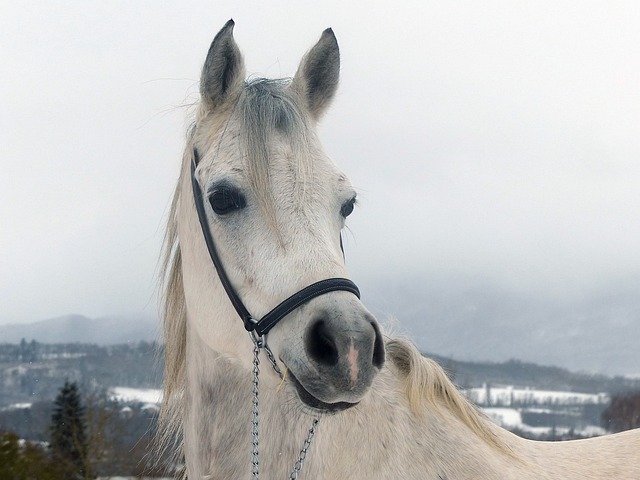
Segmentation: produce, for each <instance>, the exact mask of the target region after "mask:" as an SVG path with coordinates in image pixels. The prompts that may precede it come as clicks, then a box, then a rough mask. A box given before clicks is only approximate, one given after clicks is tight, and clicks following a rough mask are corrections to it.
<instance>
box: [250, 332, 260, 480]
mask: <svg viewBox="0 0 640 480" xmlns="http://www.w3.org/2000/svg"><path fill="white" fill-rule="evenodd" d="M252 338H253V337H252ZM259 375H260V344H259V342H257V341H256V342H254V344H253V408H252V410H251V435H252V437H253V440H252V442H251V476H252V478H253V480H258V479H259V477H260V468H259V463H260V461H259V454H260V449H259V442H258V437H259V419H258V394H259V388H260V384H259Z"/></svg>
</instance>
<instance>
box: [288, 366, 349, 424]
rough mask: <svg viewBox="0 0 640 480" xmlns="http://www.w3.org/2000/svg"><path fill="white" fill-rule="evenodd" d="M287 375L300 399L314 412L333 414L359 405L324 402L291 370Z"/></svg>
mask: <svg viewBox="0 0 640 480" xmlns="http://www.w3.org/2000/svg"><path fill="white" fill-rule="evenodd" d="M287 376H288V377H289V379H290V380H291V383H292V384H293V386H294V387H295V389H296V392H297V393H298V398H300V401H301V402H302V403H303V404H304V405H305V407H307V408H310V409H311V410H313V411H314V412H318V413H322V414H329V415H333V414H336V413H339V412H342V411H344V410H347V409H349V408H351V407H354V406H356V405H358V402H355V403H351V402H335V403H327V402H323V401H322V400H319V399H317V398H316V397H314V396H313V395H312V394H310V393H309V392H308V391H307V390H306V389H305V388H304V387H303V386H302V384H301V383H300V382H299V381H298V379H297V378H296V377H295V376H294V375H293V374H292V373H291V372H289V374H288V375H287Z"/></svg>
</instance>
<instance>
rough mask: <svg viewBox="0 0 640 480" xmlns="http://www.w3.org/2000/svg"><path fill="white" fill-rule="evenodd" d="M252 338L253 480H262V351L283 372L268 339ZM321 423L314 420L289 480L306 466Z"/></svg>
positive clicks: (280, 373) (278, 372)
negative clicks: (260, 417)
mask: <svg viewBox="0 0 640 480" xmlns="http://www.w3.org/2000/svg"><path fill="white" fill-rule="evenodd" d="M249 335H250V336H251V340H253V407H252V410H251V436H252V438H253V439H252V442H251V478H252V480H259V479H260V458H259V456H260V443H259V437H260V419H259V412H258V407H259V397H260V350H261V349H264V351H265V354H266V355H267V359H268V360H269V363H271V366H272V367H273V369H274V370H275V372H276V373H277V374H278V375H279V376H280V378H282V371H281V370H280V368H279V367H278V364H277V363H276V359H275V358H274V356H273V353H272V352H271V349H270V348H269V346H268V345H267V339H266V337H265V336H264V335H263V336H262V337H257V336H256V335H255V334H253V333H252V332H251V333H249ZM319 422H320V419H319V418H314V419H313V423H312V424H311V428H310V429H309V432H308V433H307V438H306V439H305V440H304V443H303V445H302V449H301V450H300V453H299V454H298V459H297V460H296V463H294V464H293V470H291V475H290V476H289V480H297V478H298V473H300V470H301V469H302V465H303V464H304V460H305V458H307V453H308V452H309V447H310V446H311V440H312V439H313V436H314V435H315V434H316V430H317V427H318V423H319Z"/></svg>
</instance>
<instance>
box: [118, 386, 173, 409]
mask: <svg viewBox="0 0 640 480" xmlns="http://www.w3.org/2000/svg"><path fill="white" fill-rule="evenodd" d="M110 393H111V398H112V399H114V400H118V401H119V402H140V403H151V404H156V405H157V404H159V403H160V402H161V401H162V390H160V389H157V388H131V387H113V388H111V389H110Z"/></svg>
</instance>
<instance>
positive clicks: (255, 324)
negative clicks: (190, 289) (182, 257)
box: [191, 148, 360, 337]
mask: <svg viewBox="0 0 640 480" xmlns="http://www.w3.org/2000/svg"><path fill="white" fill-rule="evenodd" d="M199 162H200V156H199V155H198V150H197V149H195V148H194V149H193V161H192V162H191V185H192V187H193V197H194V200H195V204H196V211H197V212H198V220H200V226H201V227H202V233H203V235H204V240H205V243H206V244H207V250H209V255H210V256H211V260H212V261H213V265H214V266H215V267H216V271H217V272H218V277H219V278H220V282H221V283H222V286H223V287H224V290H225V292H227V296H228V297H229V300H231V303H232V304H233V307H234V308H235V309H236V312H238V315H239V316H240V318H241V319H242V322H243V323H244V328H245V329H246V330H247V331H248V332H255V334H256V335H258V337H263V336H264V335H266V334H267V333H269V330H271V329H272V328H273V327H274V326H276V324H277V323H278V322H279V321H280V320H282V319H283V318H284V317H285V316H286V315H288V314H289V313H291V312H293V311H294V310H295V309H296V308H298V307H300V306H302V305H304V304H305V303H307V302H308V301H309V300H311V299H313V298H315V297H318V296H320V295H324V294H325V293H329V292H333V291H338V290H344V291H347V292H351V293H353V294H354V295H355V296H357V297H358V298H360V290H358V287H357V286H356V284H355V283H353V282H352V281H351V280H349V279H347V278H328V279H325V280H320V281H319V282H316V283H312V284H311V285H309V286H307V287H305V288H303V289H302V290H300V291H298V292H296V293H294V294H293V295H291V296H290V297H289V298H287V299H286V300H284V301H283V302H281V303H280V304H278V305H277V306H276V307H275V308H274V309H273V310H271V311H270V312H269V313H267V314H266V315H265V316H264V317H262V318H261V319H260V320H256V319H255V318H254V317H253V315H251V314H250V313H249V311H248V310H247V308H246V307H245V306H244V303H242V300H241V299H240V297H239V296H238V294H237V293H236V291H235V289H234V288H233V285H231V281H230V280H229V277H227V274H226V272H225V270H224V267H223V265H222V262H221V261H220V257H219V256H218V252H217V250H216V247H215V243H214V241H213V236H212V235H211V230H210V228H209V223H208V222H207V215H206V212H205V210H204V209H205V202H204V201H203V198H202V190H201V189H200V185H199V183H198V180H197V179H196V175H195V172H196V166H197V165H198V163H199ZM340 248H342V238H341V239H340Z"/></svg>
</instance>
